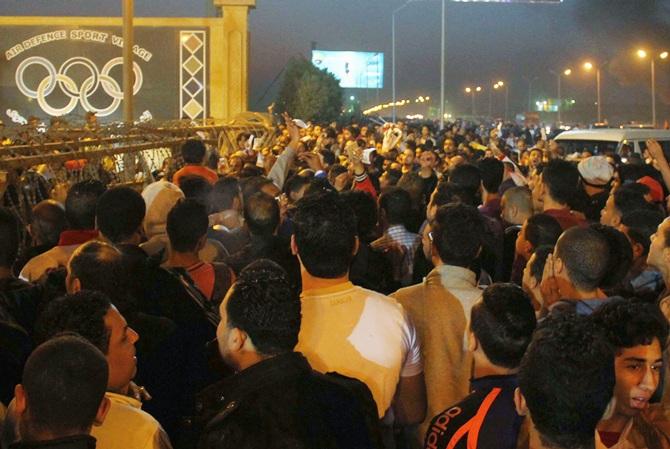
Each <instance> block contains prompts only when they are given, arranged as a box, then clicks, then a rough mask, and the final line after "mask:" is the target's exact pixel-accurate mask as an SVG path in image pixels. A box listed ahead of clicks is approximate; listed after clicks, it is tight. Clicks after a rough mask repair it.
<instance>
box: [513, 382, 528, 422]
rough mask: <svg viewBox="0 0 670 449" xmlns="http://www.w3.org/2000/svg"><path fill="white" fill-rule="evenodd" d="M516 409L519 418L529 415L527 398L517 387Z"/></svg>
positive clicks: (515, 394)
mask: <svg viewBox="0 0 670 449" xmlns="http://www.w3.org/2000/svg"><path fill="white" fill-rule="evenodd" d="M514 408H516V414H517V415H519V416H526V415H528V406H527V405H526V398H524V397H523V394H521V390H519V388H518V387H517V388H516V389H515V390H514Z"/></svg>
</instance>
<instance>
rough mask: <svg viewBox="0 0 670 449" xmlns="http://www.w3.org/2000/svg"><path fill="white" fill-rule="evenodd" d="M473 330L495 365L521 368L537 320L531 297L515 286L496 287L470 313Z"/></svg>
mask: <svg viewBox="0 0 670 449" xmlns="http://www.w3.org/2000/svg"><path fill="white" fill-rule="evenodd" d="M470 314H471V317H470V329H471V330H472V332H473V333H474V334H475V337H477V341H479V343H480V344H481V345H482V350H483V351H484V353H485V354H486V357H487V358H488V359H489V360H490V361H491V362H492V363H493V364H495V365H498V366H502V367H505V368H518V366H519V363H521V358H522V357H523V354H524V353H525V352H526V348H527V347H528V344H529V343H530V339H531V337H532V335H533V331H534V330H535V326H536V323H537V320H536V319H535V311H534V310H533V306H532V304H531V301H530V298H529V297H528V295H527V294H526V293H525V292H524V291H523V290H522V289H521V287H519V286H517V285H515V284H502V283H501V284H493V285H491V286H490V287H488V288H487V289H486V290H484V294H483V296H482V300H481V301H480V302H477V303H476V304H475V305H474V306H473V307H472V311H471V313H470Z"/></svg>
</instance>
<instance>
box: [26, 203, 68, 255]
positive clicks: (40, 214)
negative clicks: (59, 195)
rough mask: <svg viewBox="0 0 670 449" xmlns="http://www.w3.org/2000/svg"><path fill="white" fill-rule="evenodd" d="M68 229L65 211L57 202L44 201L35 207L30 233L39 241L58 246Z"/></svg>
mask: <svg viewBox="0 0 670 449" xmlns="http://www.w3.org/2000/svg"><path fill="white" fill-rule="evenodd" d="M66 228H67V218H66V217H65V209H63V206H61V205H60V204H59V203H57V202H56V201H54V200H43V201H40V202H39V203H37V204H36V205H35V207H33V210H32V220H31V223H30V233H31V234H32V236H33V238H35V239H36V240H37V241H39V242H41V243H43V244H49V245H56V244H57V243H58V240H59V238H60V234H61V232H63V231H64V230H65V229H66Z"/></svg>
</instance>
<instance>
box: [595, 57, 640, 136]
mask: <svg viewBox="0 0 670 449" xmlns="http://www.w3.org/2000/svg"><path fill="white" fill-rule="evenodd" d="M638 54H639V53H638ZM583 67H584V70H586V71H587V72H590V71H591V70H593V69H594V67H595V66H594V65H593V63H592V62H590V61H587V62H585V63H584V66H583ZM595 69H596V101H597V103H596V104H597V105H598V123H600V122H602V107H601V104H600V67H595Z"/></svg>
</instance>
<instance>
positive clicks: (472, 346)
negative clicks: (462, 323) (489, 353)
mask: <svg viewBox="0 0 670 449" xmlns="http://www.w3.org/2000/svg"><path fill="white" fill-rule="evenodd" d="M466 332H467V335H468V351H470V352H475V351H476V350H477V348H478V347H479V341H477V337H475V333H474V332H472V330H471V329H470V328H468V330H467V331H466Z"/></svg>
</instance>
